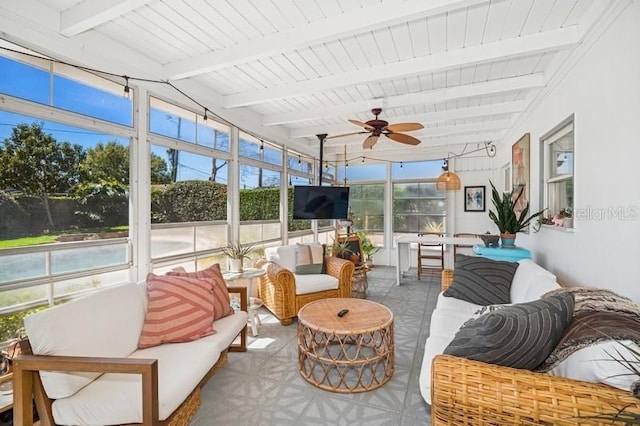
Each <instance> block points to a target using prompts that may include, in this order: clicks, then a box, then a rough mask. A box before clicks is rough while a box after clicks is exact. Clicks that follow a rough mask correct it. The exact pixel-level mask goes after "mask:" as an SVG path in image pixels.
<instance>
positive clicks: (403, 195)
mask: <svg viewBox="0 0 640 426" xmlns="http://www.w3.org/2000/svg"><path fill="white" fill-rule="evenodd" d="M445 208H446V199H445V192H444V191H440V190H438V189H436V184H435V182H414V183H394V184H393V232H394V233H395V232H408V233H421V232H445V231H446V227H445V214H446V210H445Z"/></svg>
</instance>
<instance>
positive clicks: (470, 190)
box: [464, 186, 486, 212]
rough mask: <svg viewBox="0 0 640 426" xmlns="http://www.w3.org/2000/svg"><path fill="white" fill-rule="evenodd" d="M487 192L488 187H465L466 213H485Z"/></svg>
mask: <svg viewBox="0 0 640 426" xmlns="http://www.w3.org/2000/svg"><path fill="white" fill-rule="evenodd" d="M485 190H486V186H465V187H464V211H465V212H483V211H484V210H485V201H486V197H485Z"/></svg>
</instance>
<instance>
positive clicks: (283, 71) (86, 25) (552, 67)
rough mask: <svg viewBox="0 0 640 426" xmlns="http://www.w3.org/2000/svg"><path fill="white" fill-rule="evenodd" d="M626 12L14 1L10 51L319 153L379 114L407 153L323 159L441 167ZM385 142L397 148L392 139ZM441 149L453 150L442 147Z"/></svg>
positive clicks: (385, 3)
mask: <svg viewBox="0 0 640 426" xmlns="http://www.w3.org/2000/svg"><path fill="white" fill-rule="evenodd" d="M623 2H624V1H623V0H610V1H609V0H598V1H594V0H429V1H427V0H216V1H213V0H111V1H102V0H83V1H78V0H4V1H3V2H2V3H1V4H0V28H1V30H0V38H5V39H7V40H8V41H12V42H16V43H19V44H21V45H23V46H25V47H29V48H32V49H35V50H38V51H40V52H42V53H45V54H50V55H51V56H53V57H56V58H60V59H64V60H69V61H73V62H74V63H77V64H81V65H85V66H90V67H96V68H99V69H105V68H106V67H108V68H106V69H108V70H109V71H112V72H116V73H121V74H122V75H124V74H128V75H138V76H141V77H148V78H153V79H168V80H170V81H172V82H174V83H175V84H176V85H177V86H180V87H181V88H183V89H184V90H185V91H187V92H189V91H190V94H191V95H192V96H193V97H194V98H196V99H197V100H198V101H199V102H201V103H202V104H204V105H206V106H207V107H208V108H209V109H210V110H212V111H214V112H215V113H217V114H219V115H220V116H222V117H225V118H227V119H228V120H229V121H231V122H234V124H239V125H240V126H243V127H244V128H245V129H247V130H249V131H251V132H253V133H255V134H257V135H260V136H264V137H265V138H271V139H276V140H277V142H280V143H285V144H287V145H288V146H290V147H291V148H293V149H297V150H300V151H302V152H304V153H308V154H312V155H315V154H316V152H317V147H318V140H317V138H316V136H315V135H316V134H318V133H327V134H329V135H330V136H331V135H337V134H342V133H349V132H355V131H358V130H361V128H359V127H357V126H356V125H354V124H352V123H350V122H348V121H347V120H348V119H355V120H360V121H367V120H370V119H372V118H373V115H372V113H371V111H370V110H371V109H372V108H374V107H381V108H383V112H382V114H381V116H380V118H381V119H384V120H387V121H389V122H390V123H397V122H419V123H421V124H423V125H424V129H423V130H419V131H413V132H410V133H408V134H410V135H412V136H415V137H417V138H418V139H420V140H421V141H422V143H421V144H420V145H417V146H408V145H404V144H400V143H397V142H394V141H391V140H390V139H386V138H384V137H382V138H381V139H380V142H379V143H378V144H377V145H376V146H375V147H374V148H373V151H369V150H367V151H364V150H363V148H362V142H363V140H364V138H365V137H366V136H367V135H366V134H365V135H355V136H349V137H344V138H337V139H332V140H331V141H328V142H327V144H326V147H325V155H327V157H328V158H329V159H332V158H333V157H334V156H339V155H341V154H342V153H343V152H344V150H345V146H346V149H347V150H348V155H347V156H348V157H353V156H357V155H367V156H369V157H376V156H377V157H379V158H385V159H397V160H416V159H423V158H424V159H428V158H438V157H437V155H439V154H440V153H441V152H442V151H443V150H447V149H454V148H455V147H458V148H460V146H459V145H462V144H478V143H482V142H494V143H497V142H499V141H500V139H501V137H502V136H503V135H504V134H505V133H506V132H507V130H508V129H509V128H511V126H513V124H514V123H515V121H516V120H517V119H518V117H519V116H520V115H521V114H522V113H523V112H525V111H526V110H527V108H528V107H529V106H530V104H531V102H532V101H533V100H534V99H535V98H536V96H537V95H538V93H539V92H540V91H541V90H543V89H544V87H545V86H546V85H548V84H549V81H550V80H551V79H552V78H553V77H554V75H555V73H556V72H558V70H560V69H562V66H563V64H564V63H565V61H566V60H567V58H570V57H571V55H572V53H573V52H574V51H575V49H577V48H578V46H580V45H581V44H582V43H584V41H585V39H586V38H587V37H588V36H589V35H590V34H592V33H593V32H594V31H595V30H594V28H598V23H599V22H600V21H601V20H602V18H603V16H605V15H606V14H607V13H608V11H609V10H611V8H614V7H616V6H619V4H620V3H623ZM383 139H386V140H383ZM443 147H444V148H443Z"/></svg>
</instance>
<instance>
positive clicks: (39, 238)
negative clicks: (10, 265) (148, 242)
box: [0, 226, 129, 249]
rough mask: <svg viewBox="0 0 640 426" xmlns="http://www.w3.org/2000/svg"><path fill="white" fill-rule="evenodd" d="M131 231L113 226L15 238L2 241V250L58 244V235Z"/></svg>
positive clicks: (0, 247) (0, 243) (123, 227)
mask: <svg viewBox="0 0 640 426" xmlns="http://www.w3.org/2000/svg"><path fill="white" fill-rule="evenodd" d="M127 229H129V227H128V226H113V227H110V228H91V229H78V230H74V231H63V232H57V233H51V234H46V235H36V236H31V237H22V238H14V239H12V240H0V249H4V248H15V247H25V246H36V245H40V244H50V243H55V242H56V237H57V236H58V235H68V234H83V233H89V232H91V233H100V232H116V231H126V230H127Z"/></svg>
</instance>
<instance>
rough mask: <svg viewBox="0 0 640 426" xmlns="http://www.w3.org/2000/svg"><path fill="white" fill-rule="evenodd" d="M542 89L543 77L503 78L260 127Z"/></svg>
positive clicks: (269, 120)
mask: <svg viewBox="0 0 640 426" xmlns="http://www.w3.org/2000/svg"><path fill="white" fill-rule="evenodd" d="M544 85H545V77H544V74H542V73H538V74H531V75H524V76H520V77H510V78H503V79H499V80H492V81H486V82H481V83H472V84H464V85H461V86H453V87H447V88H444V89H436V90H430V91H425V92H419V93H408V94H405V95H398V96H390V97H387V98H381V99H371V100H367V101H360V102H352V103H347V104H342V105H336V106H334V107H326V108H315V109H309V110H302V111H292V112H286V113H281V114H270V115H266V116H265V118H264V121H263V123H262V125H263V126H276V125H280V124H287V123H296V122H301V121H307V120H317V119H319V118H328V117H341V116H343V117H344V116H345V115H348V114H360V113H363V112H367V111H370V110H371V108H376V107H382V106H384V108H386V109H391V108H395V107H403V106H407V105H433V104H436V103H438V102H446V101H451V100H456V99H462V98H471V97H475V96H485V95H494V94H497V93H504V92H512V91H517V90H528V89H536V88H540V87H543V86H544Z"/></svg>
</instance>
